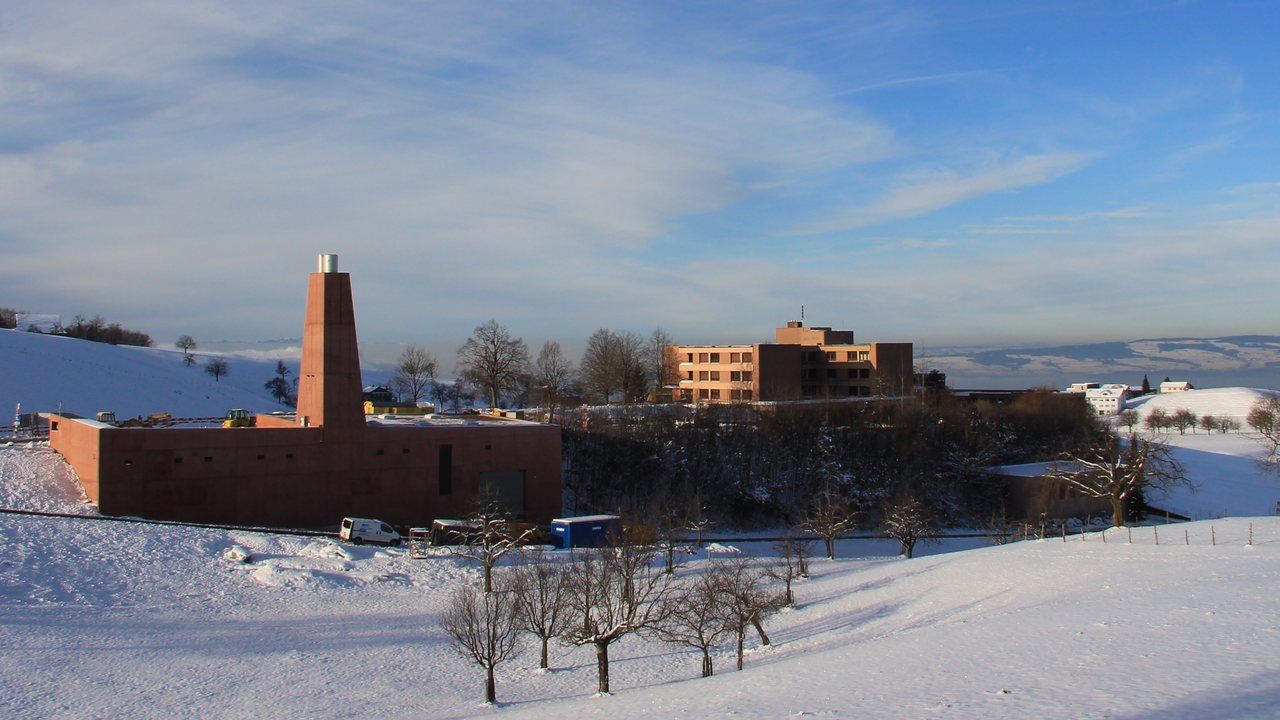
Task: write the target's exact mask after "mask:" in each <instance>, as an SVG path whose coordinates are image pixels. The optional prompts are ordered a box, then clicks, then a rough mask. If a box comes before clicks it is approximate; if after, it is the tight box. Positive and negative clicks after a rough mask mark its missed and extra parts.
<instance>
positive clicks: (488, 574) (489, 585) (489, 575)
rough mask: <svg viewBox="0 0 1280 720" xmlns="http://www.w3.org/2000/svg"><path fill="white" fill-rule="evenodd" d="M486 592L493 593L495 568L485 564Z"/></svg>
mask: <svg viewBox="0 0 1280 720" xmlns="http://www.w3.org/2000/svg"><path fill="white" fill-rule="evenodd" d="M484 591H485V592H487V593H491V592H493V566H492V565H490V564H489V563H485V564H484Z"/></svg>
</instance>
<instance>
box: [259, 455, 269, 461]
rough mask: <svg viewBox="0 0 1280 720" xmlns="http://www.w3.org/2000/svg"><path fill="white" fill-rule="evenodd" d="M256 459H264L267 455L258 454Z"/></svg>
mask: <svg viewBox="0 0 1280 720" xmlns="http://www.w3.org/2000/svg"><path fill="white" fill-rule="evenodd" d="M258 459H259V460H266V459H267V456H266V455H259V456H258Z"/></svg>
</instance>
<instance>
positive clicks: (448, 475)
mask: <svg viewBox="0 0 1280 720" xmlns="http://www.w3.org/2000/svg"><path fill="white" fill-rule="evenodd" d="M440 494H441V495H452V494H453V446H452V445H441V446H440Z"/></svg>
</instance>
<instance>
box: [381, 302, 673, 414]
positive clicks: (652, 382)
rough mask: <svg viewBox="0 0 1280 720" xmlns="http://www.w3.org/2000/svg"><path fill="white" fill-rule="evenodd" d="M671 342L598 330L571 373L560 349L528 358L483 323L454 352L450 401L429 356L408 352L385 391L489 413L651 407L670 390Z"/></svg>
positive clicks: (549, 346)
mask: <svg viewBox="0 0 1280 720" xmlns="http://www.w3.org/2000/svg"><path fill="white" fill-rule="evenodd" d="M673 342H674V341H673V340H672V339H671V336H669V335H667V333H665V332H663V331H662V329H661V328H659V329H657V330H654V331H653V333H652V334H650V335H649V336H648V337H644V336H641V335H638V334H636V333H633V332H629V331H618V332H614V331H611V330H608V329H605V328H601V329H599V330H596V331H595V332H594V333H592V334H591V337H590V338H588V340H587V347H586V349H585V350H584V351H583V354H582V358H581V360H580V362H579V363H578V365H576V366H575V365H574V363H573V361H572V360H570V359H569V358H568V357H566V356H565V354H564V352H563V351H562V350H561V348H560V343H558V342H554V341H548V342H546V343H544V344H543V346H542V349H541V350H540V351H539V352H538V354H537V356H536V357H534V356H533V355H532V354H531V353H530V352H529V347H528V345H526V344H525V342H524V340H523V339H522V338H519V337H514V336H512V335H511V332H510V331H509V330H508V329H507V327H506V326H505V325H501V324H499V323H498V322H497V321H496V320H490V321H488V322H486V323H483V324H481V325H477V326H476V328H475V330H474V331H473V332H472V335H471V337H468V338H467V341H466V343H465V344H463V346H462V347H460V348H458V353H457V362H456V364H455V365H454V371H455V372H456V373H457V375H458V380H459V382H458V383H455V384H454V385H453V386H452V387H453V388H454V389H455V390H454V392H453V394H452V395H450V394H449V393H450V390H448V389H447V388H445V387H443V386H440V384H439V383H434V378H435V374H436V370H437V369H438V367H439V363H438V362H437V360H436V358H435V356H434V355H432V354H431V353H428V352H426V351H425V350H423V349H421V348H419V347H417V346H414V345H410V346H409V347H407V348H405V350H404V352H403V353H401V355H400V357H399V359H398V360H397V361H396V367H395V370H396V377H395V379H394V380H393V381H392V383H391V385H390V386H389V387H388V390H390V391H391V392H393V393H395V394H396V395H397V396H398V398H397V399H399V400H405V401H409V402H417V401H419V400H421V399H423V398H425V397H432V398H436V399H437V400H438V401H439V402H440V403H441V404H442V405H443V404H445V403H446V402H451V403H452V404H453V405H454V406H455V407H456V406H457V405H458V404H459V402H470V401H471V400H472V399H476V398H478V399H481V400H482V401H483V402H485V403H486V404H488V405H489V406H491V407H508V406H517V407H519V406H530V405H537V406H540V407H543V408H546V409H547V410H548V411H549V412H551V413H553V414H554V413H555V412H556V410H557V408H559V407H563V406H566V405H581V404H582V403H584V402H588V403H599V404H608V403H610V402H615V401H621V402H624V403H634V402H643V401H645V400H647V399H657V398H658V397H659V394H660V391H661V388H662V386H663V385H665V384H669V383H672V382H675V378H676V361H675V356H674V355H672V354H671V353H670V351H669V349H668V346H669V345H672V344H673ZM473 392H474V394H472V393H473Z"/></svg>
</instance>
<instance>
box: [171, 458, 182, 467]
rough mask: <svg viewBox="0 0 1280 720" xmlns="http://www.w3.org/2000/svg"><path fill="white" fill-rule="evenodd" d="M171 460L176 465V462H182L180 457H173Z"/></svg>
mask: <svg viewBox="0 0 1280 720" xmlns="http://www.w3.org/2000/svg"><path fill="white" fill-rule="evenodd" d="M173 462H174V464H175V465H176V464H177V463H180V462H182V458H174V459H173Z"/></svg>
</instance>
